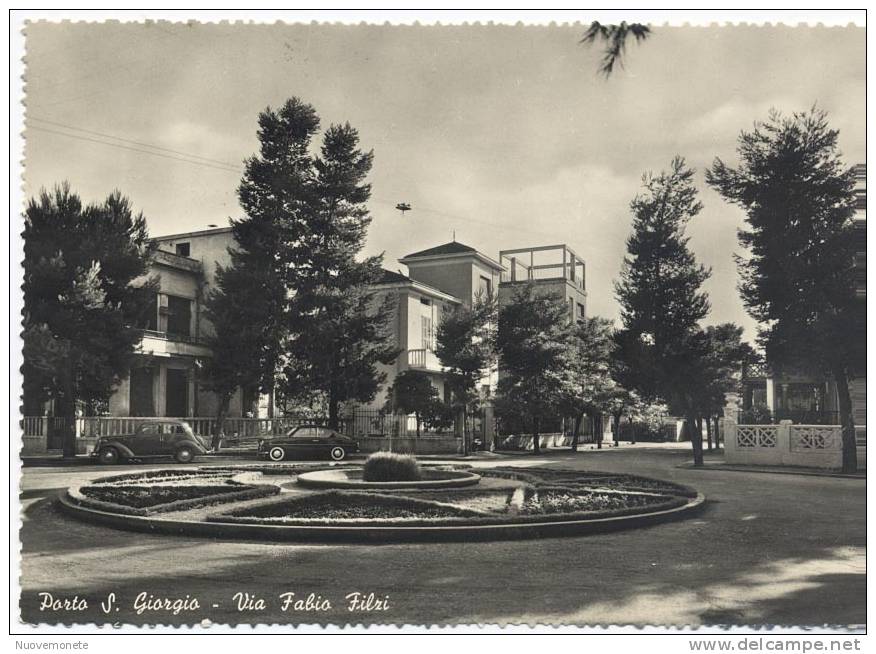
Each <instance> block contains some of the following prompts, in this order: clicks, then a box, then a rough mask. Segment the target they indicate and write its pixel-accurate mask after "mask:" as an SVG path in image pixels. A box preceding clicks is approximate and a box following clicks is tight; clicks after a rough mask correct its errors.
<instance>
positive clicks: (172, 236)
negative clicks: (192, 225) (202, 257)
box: [152, 227, 231, 241]
mask: <svg viewBox="0 0 876 654" xmlns="http://www.w3.org/2000/svg"><path fill="white" fill-rule="evenodd" d="M230 231H231V227H212V228H210V229H199V230H197V231H194V232H180V233H179V234H165V235H164V236H153V237H152V240H153V241H170V240H176V239H179V238H191V237H193V236H207V235H211V234H222V233H224V232H230Z"/></svg>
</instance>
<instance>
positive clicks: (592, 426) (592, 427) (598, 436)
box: [588, 416, 602, 450]
mask: <svg viewBox="0 0 876 654" xmlns="http://www.w3.org/2000/svg"><path fill="white" fill-rule="evenodd" d="M588 418H589V419H590V431H592V432H593V433H594V434H595V435H596V449H597V450H601V449H602V430H601V429H597V426H598V425H597V424H596V421H595V420H593V417H592V416H588Z"/></svg>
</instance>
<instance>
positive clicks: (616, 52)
mask: <svg viewBox="0 0 876 654" xmlns="http://www.w3.org/2000/svg"><path fill="white" fill-rule="evenodd" d="M650 36H651V28H650V27H648V26H647V25H642V24H641V23H626V22H621V23H620V24H618V25H603V24H602V23H600V22H599V21H593V22H592V23H590V27H588V28H587V32H585V33H584V38H582V39H581V43H583V44H586V45H590V44H592V43H595V42H597V41H601V42H603V43H604V44H605V50H604V51H603V55H602V63H601V64H600V66H599V72H600V73H602V74H603V75H605V76H606V77H609V76H610V75H611V74H612V73H613V72H614V68H615V66H619V67H620V68H623V66H624V57H625V55H626V49H627V40H628V39H629V38H630V37H633V38H634V39H635V40H636V43H638V42H639V41H644V40H645V39H647V38H648V37H650Z"/></svg>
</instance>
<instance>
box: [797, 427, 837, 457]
mask: <svg viewBox="0 0 876 654" xmlns="http://www.w3.org/2000/svg"><path fill="white" fill-rule="evenodd" d="M790 435H791V451H792V452H807V451H812V450H832V449H842V429H841V428H840V429H837V428H836V427H833V426H815V425H791V426H790Z"/></svg>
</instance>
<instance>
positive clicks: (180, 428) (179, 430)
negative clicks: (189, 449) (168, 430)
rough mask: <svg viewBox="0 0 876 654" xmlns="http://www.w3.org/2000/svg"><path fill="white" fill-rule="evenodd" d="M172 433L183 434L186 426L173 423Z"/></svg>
mask: <svg viewBox="0 0 876 654" xmlns="http://www.w3.org/2000/svg"><path fill="white" fill-rule="evenodd" d="M173 433H174V434H185V433H186V428H185V427H183V426H182V425H174V426H173Z"/></svg>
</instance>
